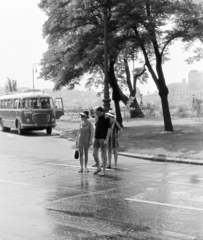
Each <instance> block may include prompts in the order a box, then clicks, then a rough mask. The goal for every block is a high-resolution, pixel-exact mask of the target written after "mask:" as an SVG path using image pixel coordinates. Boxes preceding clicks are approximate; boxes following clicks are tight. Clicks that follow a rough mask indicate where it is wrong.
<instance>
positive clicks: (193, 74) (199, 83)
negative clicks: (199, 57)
mask: <svg viewBox="0 0 203 240" xmlns="http://www.w3.org/2000/svg"><path fill="white" fill-rule="evenodd" d="M188 89H189V91H201V90H203V72H202V71H197V70H191V71H190V72H189V73H188Z"/></svg>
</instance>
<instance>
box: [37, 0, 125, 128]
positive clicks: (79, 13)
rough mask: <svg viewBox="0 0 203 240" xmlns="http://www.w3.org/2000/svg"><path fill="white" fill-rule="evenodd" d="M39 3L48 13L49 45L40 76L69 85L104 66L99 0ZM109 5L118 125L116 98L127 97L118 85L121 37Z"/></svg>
mask: <svg viewBox="0 0 203 240" xmlns="http://www.w3.org/2000/svg"><path fill="white" fill-rule="evenodd" d="M40 7H41V8H42V9H43V10H44V11H45V12H46V13H47V15H48V16H49V18H48V20H47V22H45V24H44V27H43V29H44V36H46V37H47V41H48V43H49V49H48V51H47V52H46V53H45V54H44V57H43V60H42V66H43V69H42V72H41V77H43V78H44V79H45V80H46V79H48V80H50V79H51V80H52V81H54V83H55V89H56V90H59V89H60V88H62V87H64V86H67V87H68V88H69V89H72V88H74V87H75V85H77V84H79V82H80V78H81V77H82V76H83V75H84V74H85V73H90V74H91V73H93V72H94V71H95V70H97V71H98V70H100V69H102V70H104V60H103V44H104V41H103V25H104V23H103V13H102V10H103V6H102V5H101V3H100V1H98V2H97V1H95V2H93V4H88V5H87V4H83V3H82V2H81V1H66V2H58V1H57V2H56V1H52V2H49V1H41V4H40ZM111 9H112V8H110V9H109V16H108V26H109V41H108V46H109V49H110V50H109V71H108V72H109V84H110V86H111V87H112V89H113V95H112V99H113V100H114V103H115V108H116V114H117V118H118V121H119V123H121V125H122V118H121V113H120V107H119V101H120V100H121V101H123V102H124V103H125V104H126V103H127V102H128V97H127V96H125V95H124V94H123V92H122V90H121V88H120V87H119V85H118V81H117V76H116V74H115V65H116V63H117V57H118V55H119V53H120V51H121V50H122V49H123V48H124V47H125V42H124V40H125V38H124V39H123V36H121V37H120V36H119V35H118V34H117V32H116V24H115V19H113V17H112V15H111V14H110V13H111ZM61 16H66V18H65V17H61Z"/></svg>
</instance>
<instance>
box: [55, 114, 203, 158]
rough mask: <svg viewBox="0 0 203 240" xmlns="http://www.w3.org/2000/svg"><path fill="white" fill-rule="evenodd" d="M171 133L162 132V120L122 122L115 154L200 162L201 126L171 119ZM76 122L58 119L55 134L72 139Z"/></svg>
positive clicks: (77, 123)
mask: <svg viewBox="0 0 203 240" xmlns="http://www.w3.org/2000/svg"><path fill="white" fill-rule="evenodd" d="M172 123H173V127H174V132H172V133H168V132H164V131H163V130H164V124H163V119H162V118H144V119H132V120H131V119H130V120H128V121H126V120H124V122H123V125H124V130H123V133H122V135H121V137H120V139H119V145H120V148H119V151H121V152H129V153H138V154H146V155H147V154H148V155H161V156H168V157H178V158H192V159H203V143H202V140H203V127H202V126H203V122H202V121H200V120H198V119H183V118H172ZM78 126H79V119H78V120H77V119H75V120H71V121H70V120H68V119H66V118H65V116H64V117H62V118H61V119H60V120H58V121H57V127H56V129H57V130H60V131H62V135H63V136H64V137H67V138H70V139H71V138H72V139H75V135H76V131H74V130H77V129H78Z"/></svg>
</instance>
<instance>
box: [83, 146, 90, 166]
mask: <svg viewBox="0 0 203 240" xmlns="http://www.w3.org/2000/svg"><path fill="white" fill-rule="evenodd" d="M88 151H89V148H88V147H87V148H84V152H85V168H86V169H87V163H88Z"/></svg>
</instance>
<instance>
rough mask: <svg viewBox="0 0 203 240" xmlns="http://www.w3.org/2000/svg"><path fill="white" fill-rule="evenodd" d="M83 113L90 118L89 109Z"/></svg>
mask: <svg viewBox="0 0 203 240" xmlns="http://www.w3.org/2000/svg"><path fill="white" fill-rule="evenodd" d="M83 113H84V114H86V115H87V118H89V111H87V110H85V111H83Z"/></svg>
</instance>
